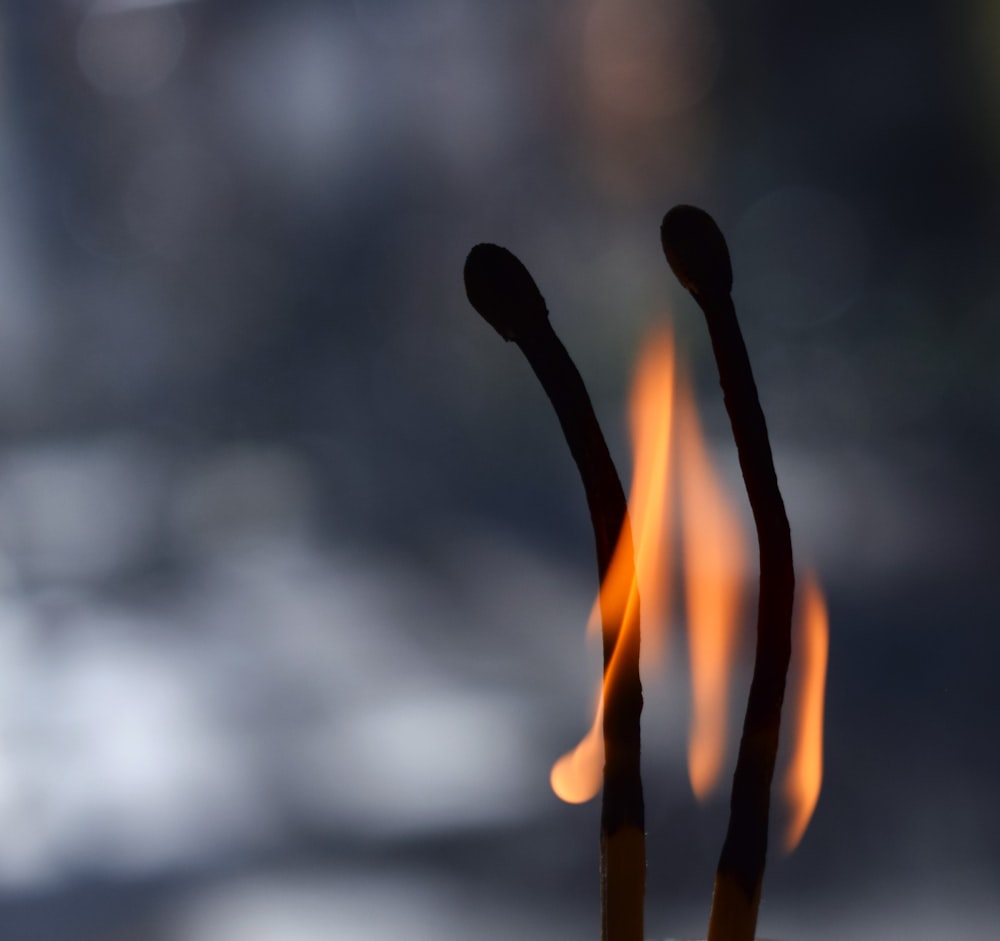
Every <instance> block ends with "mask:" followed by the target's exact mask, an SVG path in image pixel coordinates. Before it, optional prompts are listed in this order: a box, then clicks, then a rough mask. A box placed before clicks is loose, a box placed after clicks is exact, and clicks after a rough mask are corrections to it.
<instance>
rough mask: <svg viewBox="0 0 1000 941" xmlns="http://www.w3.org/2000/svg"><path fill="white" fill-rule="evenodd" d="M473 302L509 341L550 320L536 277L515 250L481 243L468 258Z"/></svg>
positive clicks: (468, 288) (467, 277) (467, 286)
mask: <svg viewBox="0 0 1000 941" xmlns="http://www.w3.org/2000/svg"><path fill="white" fill-rule="evenodd" d="M465 293H466V295H467V296H468V298H469V303H470V304H472V306H473V307H475V308H476V310H477V311H478V312H479V314H480V315H481V316H482V318H483V319H484V320H485V321H486V322H487V323H488V324H489V325H490V326H491V327H493V329H494V330H496V332H497V333H499V334H500V336H502V337H503V338H504V339H505V340H519V339H523V338H524V337H525V336H526V335H527V334H528V333H531V332H532V331H534V330H537V329H538V327H539V326H541V325H542V324H544V323H545V321H546V320H548V316H549V312H548V310H547V309H546V307H545V299H544V298H543V297H542V294H541V291H539V290H538V285H536V284H535V281H534V278H532V277H531V275H530V274H528V269H527V268H525V267H524V265H523V264H522V263H521V260H520V259H519V258H518V257H517V256H516V255H515V254H514V253H513V252H509V251H507V249H506V248H501V247H500V246H499V245H492V244H490V243H489V242H481V243H480V244H479V245H476V246H475V247H474V248H473V249H472V251H471V252H469V257H468V258H466V259H465Z"/></svg>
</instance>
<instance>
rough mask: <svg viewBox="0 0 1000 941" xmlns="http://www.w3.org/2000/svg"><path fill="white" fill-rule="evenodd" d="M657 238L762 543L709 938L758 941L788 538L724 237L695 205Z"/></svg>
mask: <svg viewBox="0 0 1000 941" xmlns="http://www.w3.org/2000/svg"><path fill="white" fill-rule="evenodd" d="M660 237H661V241H662V243H663V251H664V254H665V255H666V256H667V261H668V262H669V263H670V267H671V268H672V269H673V272H674V274H675V275H676V276H677V280H678V281H680V283H681V284H682V285H683V286H684V287H686V288H687V289H688V290H689V291H690V292H691V294H692V295H693V296H694V299H695V300H696V301H697V302H698V306H699V307H701V309H702V310H703V311H704V313H705V320H706V321H707V322H708V332H709V334H710V336H711V338H712V349H713V351H714V353H715V359H716V363H717V364H718V367H719V379H720V382H721V385H722V392H723V395H724V397H725V403H726V410H727V411H728V412H729V421H730V424H731V425H732V429H733V437H734V438H735V439H736V449H737V452H738V454H739V460H740V469H741V470H742V472H743V480H744V482H745V483H746V488H747V496H748V497H749V499H750V507H751V509H752V510H753V518H754V523H755V525H756V528H757V541H758V544H759V549H760V596H759V599H758V606H757V649H756V654H755V659H754V668H753V679H752V681H751V684H750V697H749V700H748V702H747V711H746V717H745V718H744V721H743V737H742V739H741V741H740V749H739V756H738V758H737V761H736V771H735V774H734V775H733V791H732V796H731V798H730V806H729V827H728V830H727V831H726V840H725V843H724V844H723V847H722V855H721V857H720V859H719V866H718V869H717V871H716V876H715V892H714V895H713V897H712V913H711V917H710V919H709V926H708V941H753V937H754V931H755V930H756V925H757V910H758V908H759V906H760V891H761V885H762V883H763V880H764V864H765V860H766V856H767V824H768V811H769V807H770V792H771V779H772V778H773V776H774V764H775V759H776V757H777V754H778V731H779V727H780V724H781V704H782V700H783V699H784V695H785V676H786V673H787V671H788V659H789V656H790V653H791V621H792V596H793V594H794V590H795V574H794V570H793V567H792V540H791V533H790V530H789V527H788V518H787V516H786V515H785V505H784V503H783V502H782V499H781V493H780V491H779V490H778V478H777V476H776V474H775V472H774V461H773V459H772V457H771V445H770V443H769V441H768V437H767V426H766V424H765V422H764V413H763V411H761V407H760V401H759V399H758V397H757V387H756V385H755V384H754V380H753V373H752V372H751V370H750V360H749V357H748V356H747V351H746V346H745V345H744V343H743V335H742V334H741V333H740V327H739V323H738V322H737V320H736V311H735V309H734V307H733V301H732V297H731V296H730V290H731V289H732V285H733V272H732V267H731V265H730V262H729V250H728V249H727V248H726V240H725V239H724V238H723V235H722V232H720V231H719V227H718V226H717V225H716V224H715V221H714V220H713V219H712V217H711V216H709V215H708V213H706V212H704V211H703V210H701V209H697V208H695V207H693V206H676V207H674V208H673V209H671V210H670V212H668V213H667V215H666V216H665V217H664V219H663V225H662V227H661V229H660Z"/></svg>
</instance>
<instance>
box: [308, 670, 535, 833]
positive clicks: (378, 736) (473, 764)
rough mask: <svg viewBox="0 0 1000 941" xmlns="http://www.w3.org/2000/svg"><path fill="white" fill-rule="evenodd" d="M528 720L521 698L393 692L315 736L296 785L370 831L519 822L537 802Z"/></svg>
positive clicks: (343, 821) (328, 813)
mask: <svg viewBox="0 0 1000 941" xmlns="http://www.w3.org/2000/svg"><path fill="white" fill-rule="evenodd" d="M405 682H406V681H405V679H404V680H403V683H404V684H405ZM529 718H530V717H529V716H527V715H526V714H525V712H524V710H522V709H518V708H516V704H515V702H514V699H513V696H510V697H499V696H497V695H496V694H494V695H493V696H485V695H483V694H482V693H476V692H474V691H472V690H458V689H439V690H433V689H425V690H421V689H419V688H416V689H413V690H411V691H410V692H409V694H408V695H405V696H400V695H398V694H397V695H396V696H392V695H391V694H389V693H388V691H386V694H385V696H384V699H382V700H381V701H377V702H372V703H370V704H369V705H367V706H366V707H363V708H361V709H355V710H353V711H351V712H349V713H347V714H345V715H342V716H339V717H338V718H337V720H335V721H334V722H333V724H332V725H331V727H329V728H326V729H323V730H321V731H320V734H319V735H318V736H317V738H316V739H315V740H314V741H309V742H308V749H307V751H306V752H305V753H304V755H303V757H304V761H305V765H304V768H303V772H304V773H302V774H300V775H299V780H298V786H299V788H300V789H301V793H302V796H303V797H304V799H305V801H306V803H307V805H311V806H313V807H316V808H317V809H319V810H320V814H321V816H323V817H326V818H328V819H329V818H332V819H333V820H335V821H337V822H338V823H339V824H340V826H342V827H346V828H347V829H357V830H360V831H361V832H362V833H364V834H366V835H369V836H370V835H374V834H379V835H383V836H385V835H404V834H412V833H420V832H434V831H446V830H452V829H464V828H466V827H468V826H472V825H487V824H490V825H492V824H497V823H501V822H504V821H508V820H511V819H517V818H519V817H520V816H522V815H523V814H524V813H525V812H526V811H527V810H528V809H529V808H530V807H532V806H533V805H534V804H535V803H536V801H534V800H532V795H531V790H530V789H529V785H530V784H531V783H532V782H529V781H528V780H527V779H526V777H525V775H524V774H523V769H524V768H525V767H526V766H527V765H528V764H529V763H530V755H529V753H528V749H527V747H526V735H525V731H526V730H525V724H526V723H527V722H528V721H529ZM534 784H535V789H536V790H537V791H539V792H541V791H542V788H543V786H544V782H543V781H542V780H539V781H537V782H534ZM536 796H537V795H536Z"/></svg>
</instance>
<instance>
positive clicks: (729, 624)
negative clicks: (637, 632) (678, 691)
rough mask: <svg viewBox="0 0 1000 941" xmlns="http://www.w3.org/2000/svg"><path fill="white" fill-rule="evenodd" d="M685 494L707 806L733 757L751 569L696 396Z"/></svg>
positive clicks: (692, 759)
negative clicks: (734, 691)
mask: <svg viewBox="0 0 1000 941" xmlns="http://www.w3.org/2000/svg"><path fill="white" fill-rule="evenodd" d="M679 401H680V402H681V403H682V404H681V407H680V409H679V411H680V414H679V416H678V431H679V432H680V443H679V446H678V462H679V464H680V492H681V519H682V533H681V538H682V543H683V547H684V582H685V600H686V603H687V620H688V651H689V656H690V660H691V694H692V699H693V703H692V705H693V709H692V713H691V732H690V741H689V743H688V775H689V777H690V779H691V789H692V790H693V791H694V793H695V796H696V797H697V798H698V799H699V800H704V799H705V798H706V797H708V796H709V794H710V793H711V792H712V790H713V789H714V787H715V785H716V784H717V783H718V780H719V775H720V773H721V771H722V764H723V760H724V758H725V754H726V739H727V737H728V736H727V731H726V728H727V721H728V716H729V684H730V676H731V673H732V668H733V661H734V658H735V654H736V647H737V641H738V637H739V618H740V609H741V607H742V600H743V581H744V576H745V573H746V570H747V554H746V550H745V548H744V538H743V530H742V526H741V524H740V519H739V516H738V515H737V513H736V511H735V509H733V506H732V503H731V501H730V500H729V498H728V496H727V495H726V492H725V490H724V488H723V486H722V484H721V483H720V481H719V478H718V476H717V475H716V473H715V470H714V469H713V468H712V464H711V461H710V460H709V455H708V450H707V448H706V447H705V441H704V438H703V436H702V433H701V427H700V424H699V422H698V415H697V412H696V411H695V407H694V398H693V396H692V395H691V394H690V392H689V391H688V392H687V394H686V395H684V396H680V397H679Z"/></svg>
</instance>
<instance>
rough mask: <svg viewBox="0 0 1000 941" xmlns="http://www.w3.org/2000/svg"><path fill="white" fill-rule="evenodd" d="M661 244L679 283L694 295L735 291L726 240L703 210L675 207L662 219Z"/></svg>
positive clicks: (694, 207)
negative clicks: (733, 289)
mask: <svg viewBox="0 0 1000 941" xmlns="http://www.w3.org/2000/svg"><path fill="white" fill-rule="evenodd" d="M660 242H661V243H662V244H663V254H664V255H666V256H667V262H668V264H669V265H670V267H671V269H672V270H673V272H674V274H675V275H676V276H677V280H678V281H680V283H681V284H682V285H684V287H686V288H687V289H688V290H689V291H690V292H691V293H692V294H697V295H700V296H705V295H706V294H722V295H726V294H729V292H730V291H731V290H732V287H733V266H732V264H730V261H729V249H728V248H727V247H726V239H725V237H724V236H723V234H722V232H721V230H720V229H719V227H718V226H717V225H716V224H715V220H714V219H713V218H712V217H711V216H710V215H709V214H708V213H707V212H705V210H704V209H699V208H698V207H697V206H674V208H673V209H671V210H670V212H668V213H667V214H666V215H665V216H664V217H663V224H662V225H661V226H660Z"/></svg>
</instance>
